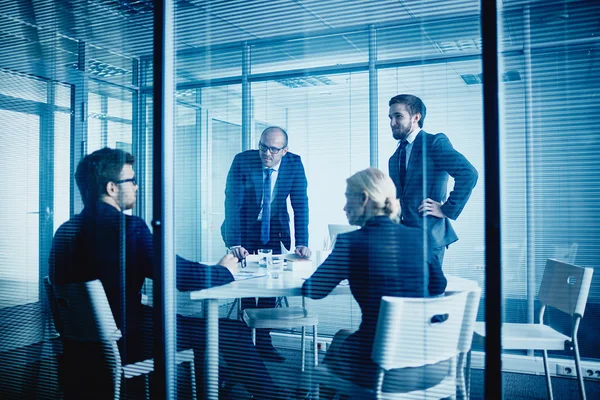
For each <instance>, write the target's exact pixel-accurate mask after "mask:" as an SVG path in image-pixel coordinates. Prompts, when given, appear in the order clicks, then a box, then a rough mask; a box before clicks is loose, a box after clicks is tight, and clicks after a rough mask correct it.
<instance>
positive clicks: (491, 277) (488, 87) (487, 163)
mask: <svg viewBox="0 0 600 400" xmlns="http://www.w3.org/2000/svg"><path fill="white" fill-rule="evenodd" d="M481 36H482V43H483V51H482V53H483V54H482V61H483V125H484V129H483V132H484V137H483V142H484V168H485V171H484V178H485V246H486V253H485V261H486V276H485V291H486V301H485V317H486V341H485V354H486V357H485V390H484V391H485V395H484V397H485V398H486V399H501V398H502V342H501V338H502V314H503V313H502V311H503V309H502V270H501V252H500V250H501V248H500V240H501V231H500V172H499V171H500V150H499V148H500V129H499V101H498V89H499V85H498V15H497V10H496V1H488V0H481Z"/></svg>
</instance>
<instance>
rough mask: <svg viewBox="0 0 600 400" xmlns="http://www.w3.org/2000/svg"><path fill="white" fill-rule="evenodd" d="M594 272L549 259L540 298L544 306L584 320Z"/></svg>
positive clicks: (541, 285) (539, 294)
mask: <svg viewBox="0 0 600 400" xmlns="http://www.w3.org/2000/svg"><path fill="white" fill-rule="evenodd" d="M593 274H594V270H593V269H592V268H584V267H578V266H576V265H572V264H568V263H566V262H562V261H558V260H553V259H550V258H549V259H548V261H547V262H546V269H545V270H544V275H543V277H542V283H541V284H540V291H539V293H538V298H539V299H540V301H541V302H542V304H543V305H548V306H551V307H554V308H556V309H558V310H561V311H562V312H565V313H567V314H569V315H579V316H580V317H581V318H583V313H584V312H585V305H586V303H587V298H588V294H589V292H590V285H591V283H592V276H593Z"/></svg>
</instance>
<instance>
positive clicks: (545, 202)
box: [499, 2, 600, 383]
mask: <svg viewBox="0 0 600 400" xmlns="http://www.w3.org/2000/svg"><path fill="white" fill-rule="evenodd" d="M501 21H502V25H503V27H504V29H503V31H501V32H500V36H499V38H500V42H501V43H504V44H505V46H509V45H510V44H512V45H515V44H518V45H521V44H523V54H518V55H513V54H503V55H502V57H500V64H501V75H500V79H501V88H502V93H501V94H502V96H501V99H502V101H501V107H502V113H501V117H502V129H501V141H502V164H501V168H502V169H501V172H502V178H501V184H502V191H503V201H502V204H503V206H502V221H503V222H502V223H503V226H502V231H503V242H502V244H503V252H502V255H503V274H504V278H503V284H504V289H503V292H504V295H505V306H506V308H505V317H506V320H507V321H510V322H526V321H529V322H533V321H534V320H535V322H537V320H538V317H537V316H538V309H539V306H540V304H539V302H538V301H537V297H535V296H536V295H537V293H538V290H539V288H540V284H541V281H542V277H543V275H544V270H545V266H546V261H547V259H549V258H552V259H557V260H560V261H564V262H568V263H572V264H576V265H579V266H582V267H592V268H597V265H598V262H597V260H598V248H599V243H598V240H599V238H600V236H599V235H598V227H599V226H600V225H599V222H600V221H598V216H599V214H598V212H597V211H596V210H597V208H598V206H599V202H598V198H597V197H598V196H597V195H596V193H597V191H598V174H597V173H596V172H595V171H596V170H597V165H596V164H597V160H598V154H599V152H600V147H599V143H598V140H597V138H596V136H597V135H595V134H593V133H592V131H591V130H590V129H589V127H590V126H594V125H595V124H596V123H597V122H598V118H599V117H600V114H599V113H598V111H597V107H596V106H597V104H598V101H597V99H595V93H596V92H597V90H598V77H599V73H600V72H599V70H598V68H597V65H596V62H595V56H594V52H593V50H592V48H593V47H594V46H595V41H594V40H593V37H594V35H595V33H594V32H595V31H597V25H596V24H597V21H598V12H597V10H596V8H595V7H592V5H591V3H588V2H555V3H553V4H543V5H542V4H531V5H529V4H526V5H524V6H523V7H519V8H512V7H510V8H508V9H507V10H505V11H504V12H503V13H502V14H501ZM592 171H593V172H592ZM595 275H597V274H595ZM533 298H535V301H533ZM527 300H529V301H527ZM597 313H598V282H597V276H594V279H593V280H592V286H591V289H590V293H589V297H588V299H587V307H586V313H585V317H584V318H583V320H582V322H581V327H580V333H579V343H580V351H581V356H582V357H583V358H584V360H585V359H587V360H594V361H597V359H598V358H599V356H600V354H599V353H598V350H597V346H595V345H594V344H593V342H595V340H596V338H597V336H598V335H597V332H598V326H597V323H596V321H595V319H596V318H595V316H596V315H597ZM546 322H549V323H550V324H551V325H552V326H553V327H555V328H556V329H559V330H560V331H562V332H569V331H570V330H571V321H570V319H569V318H566V317H565V315H564V314H563V313H561V312H559V311H556V310H553V309H550V310H549V312H547V313H546ZM551 356H561V357H562V356H568V358H567V359H565V360H564V361H557V362H564V363H569V362H570V363H571V364H572V363H573V361H572V355H571V352H567V351H561V352H555V353H554V354H551ZM586 383H587V382H586Z"/></svg>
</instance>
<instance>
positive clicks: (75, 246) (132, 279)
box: [49, 202, 233, 358]
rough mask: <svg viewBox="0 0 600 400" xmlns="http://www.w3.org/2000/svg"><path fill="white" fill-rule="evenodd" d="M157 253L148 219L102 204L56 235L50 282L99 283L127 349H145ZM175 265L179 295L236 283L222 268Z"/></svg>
mask: <svg viewBox="0 0 600 400" xmlns="http://www.w3.org/2000/svg"><path fill="white" fill-rule="evenodd" d="M153 253H154V252H153V244H152V234H151V233H150V230H149V229H148V226H147V225H146V223H145V222H144V220H142V219H141V218H139V217H135V216H130V215H126V214H123V213H122V212H120V211H119V210H117V209H116V208H114V207H113V206H111V205H109V204H106V203H103V202H98V203H97V204H96V206H95V207H86V208H84V210H83V211H82V212H81V214H77V215H75V216H74V217H73V218H71V219H70V220H69V221H67V222H65V223H64V224H63V225H61V226H60V228H58V230H57V231H56V234H55V235H54V239H53V241H52V250H51V253H50V260H49V264H50V280H51V281H52V283H53V284H56V285H61V284H67V283H78V282H86V281H91V280H94V279H100V281H101V282H102V285H103V286H104V290H105V292H106V296H107V298H108V302H109V304H110V308H111V310H112V312H113V315H114V317H115V321H116V323H117V327H118V328H119V329H120V330H121V332H122V333H123V339H122V340H123V344H124V346H125V347H126V348H131V349H137V350H140V349H138V347H139V342H140V340H141V339H140V338H141V335H142V331H141V330H142V319H143V315H144V310H143V306H142V303H141V289H142V286H143V284H144V279H145V278H153V272H152V262H153V261H152V258H153ZM176 266H177V267H176V268H177V274H176V275H177V288H178V289H179V290H183V291H189V290H201V289H205V288H208V287H212V286H218V285H223V284H225V283H229V282H231V281H233V276H232V275H231V273H230V272H229V270H228V269H227V268H225V267H222V266H220V265H215V266H207V265H203V264H199V263H197V262H193V261H189V260H186V259H184V258H182V257H179V256H178V257H177V262H176ZM125 342H127V343H125ZM140 351H141V350H140ZM133 357H134V358H135V357H136V356H135V355H134V356H133Z"/></svg>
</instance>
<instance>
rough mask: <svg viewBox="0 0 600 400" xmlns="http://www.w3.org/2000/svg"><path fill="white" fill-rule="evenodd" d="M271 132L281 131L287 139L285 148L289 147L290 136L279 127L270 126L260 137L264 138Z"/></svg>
mask: <svg viewBox="0 0 600 400" xmlns="http://www.w3.org/2000/svg"><path fill="white" fill-rule="evenodd" d="M269 131H281V133H283V137H284V138H285V147H287V145H288V134H287V132H286V131H285V129H283V128H281V127H279V126H269V127H268V128H266V129H265V130H264V131H262V133H261V134H260V137H262V136H263V135H264V134H265V133H267V132H269Z"/></svg>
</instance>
